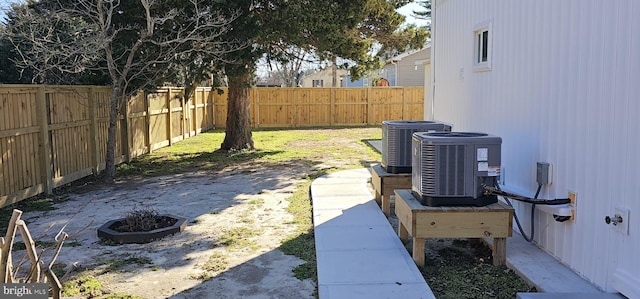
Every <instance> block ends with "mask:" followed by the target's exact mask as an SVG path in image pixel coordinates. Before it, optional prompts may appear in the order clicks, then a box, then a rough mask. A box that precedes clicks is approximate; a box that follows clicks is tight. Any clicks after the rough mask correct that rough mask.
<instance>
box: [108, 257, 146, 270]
mask: <svg viewBox="0 0 640 299" xmlns="http://www.w3.org/2000/svg"><path fill="white" fill-rule="evenodd" d="M150 264H153V261H152V260H151V259H150V258H148V257H146V256H132V257H128V258H126V259H124V260H111V261H110V262H109V263H108V264H107V268H106V269H104V271H103V272H104V273H108V272H113V271H120V270H122V269H124V268H125V267H127V266H129V265H150Z"/></svg>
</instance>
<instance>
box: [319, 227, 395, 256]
mask: <svg viewBox="0 0 640 299" xmlns="http://www.w3.org/2000/svg"><path fill="white" fill-rule="evenodd" d="M315 234H316V242H317V243H319V244H321V247H322V248H323V249H324V250H371V249H403V250H404V245H402V243H401V242H399V239H398V235H397V234H396V233H395V232H394V231H393V230H391V229H389V226H380V225H372V226H356V227H352V226H335V225H331V226H326V225H321V226H319V227H318V228H316V230H315Z"/></svg>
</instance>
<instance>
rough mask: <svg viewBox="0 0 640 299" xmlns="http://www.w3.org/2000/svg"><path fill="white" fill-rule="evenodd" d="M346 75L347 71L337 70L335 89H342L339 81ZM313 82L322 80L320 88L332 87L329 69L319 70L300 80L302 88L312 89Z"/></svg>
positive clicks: (331, 76)
mask: <svg viewBox="0 0 640 299" xmlns="http://www.w3.org/2000/svg"><path fill="white" fill-rule="evenodd" d="M346 74H347V71H345V70H340V69H339V70H337V75H338V79H337V81H338V82H337V84H338V86H337V87H342V85H341V82H340V80H341V77H343V76H344V75H346ZM313 80H322V81H323V86H322V87H332V86H331V84H332V82H333V75H332V71H331V68H327V69H324V70H320V71H317V72H315V73H313V74H309V75H306V76H304V78H302V87H313ZM342 84H344V83H342Z"/></svg>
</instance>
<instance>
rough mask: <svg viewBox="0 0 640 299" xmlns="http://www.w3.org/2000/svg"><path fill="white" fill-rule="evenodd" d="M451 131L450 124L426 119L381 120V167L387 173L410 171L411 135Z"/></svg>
mask: <svg viewBox="0 0 640 299" xmlns="http://www.w3.org/2000/svg"><path fill="white" fill-rule="evenodd" d="M441 131H451V126H450V125H447V124H444V123H440V122H435V121H427V120H396V121H391V120H385V121H383V122H382V167H384V169H385V170H386V171H387V172H389V173H411V135H412V134H413V133H415V132H441Z"/></svg>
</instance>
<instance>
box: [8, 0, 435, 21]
mask: <svg viewBox="0 0 640 299" xmlns="http://www.w3.org/2000/svg"><path fill="white" fill-rule="evenodd" d="M13 2H22V1H21V0H0V19H4V12H5V10H7V9H9V8H10V7H11V6H10V4H11V3H13ZM414 10H420V5H419V4H417V3H409V4H407V5H405V6H403V7H401V8H399V9H398V12H399V13H401V14H403V15H405V16H406V17H407V20H406V23H408V24H411V23H413V24H416V25H419V26H422V25H426V21H424V20H416V19H415V18H413V17H412V16H411V14H412V12H413V11H414Z"/></svg>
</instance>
